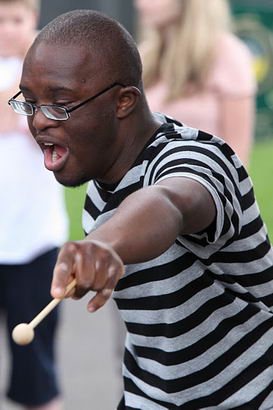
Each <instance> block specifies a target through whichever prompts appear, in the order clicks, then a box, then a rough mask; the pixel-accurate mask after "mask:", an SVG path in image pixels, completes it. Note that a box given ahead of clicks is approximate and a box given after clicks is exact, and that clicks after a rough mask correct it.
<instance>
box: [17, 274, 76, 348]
mask: <svg viewBox="0 0 273 410" xmlns="http://www.w3.org/2000/svg"><path fill="white" fill-rule="evenodd" d="M75 285H76V279H74V280H72V282H71V283H69V285H68V286H67V287H66V290H65V296H66V295H67V294H68V293H69V292H70V291H71V290H72V289H73V288H74V287H75ZM62 299H63V298H55V299H52V301H51V302H49V304H48V305H47V306H46V307H45V308H44V309H43V310H42V311H41V312H40V313H38V315H37V316H35V318H34V319H32V321H31V322H29V323H19V325H17V326H15V328H14V329H13V331H12V339H13V340H14V342H15V343H17V344H18V345H27V344H29V343H30V342H32V340H33V338H34V328H35V327H36V326H37V325H38V324H39V323H40V322H41V321H42V320H43V319H44V318H45V317H46V316H47V315H48V314H49V313H50V312H51V311H52V310H53V309H54V308H55V307H56V306H57V305H58V303H60V301H61V300H62Z"/></svg>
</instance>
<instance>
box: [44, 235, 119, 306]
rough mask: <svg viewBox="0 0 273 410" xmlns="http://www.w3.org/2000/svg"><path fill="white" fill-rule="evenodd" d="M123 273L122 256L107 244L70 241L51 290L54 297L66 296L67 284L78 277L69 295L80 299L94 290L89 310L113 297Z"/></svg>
mask: <svg viewBox="0 0 273 410" xmlns="http://www.w3.org/2000/svg"><path fill="white" fill-rule="evenodd" d="M123 273H124V265H123V262H122V260H121V259H120V257H119V256H118V254H117V253H116V252H115V251H114V249H112V248H111V247H110V246H108V245H107V244H105V243H103V242H100V241H95V240H82V241H76V242H67V243H65V244H64V245H63V247H62V248H61V250H60V252H59V256H58V259H57V262H56V265H55V268H54V272H53V280H52V286H51V294H52V296H53V297H54V298H62V297H64V293H65V288H66V286H67V285H68V284H69V283H70V282H71V280H72V279H74V278H76V282H77V286H76V287H75V288H74V289H73V290H72V291H71V292H70V293H69V294H68V297H73V298H75V299H79V298H81V297H83V296H84V295H85V294H86V293H87V292H89V291H90V290H92V291H95V292H96V295H95V296H94V297H93V298H92V299H91V300H90V301H89V302H88V306H87V308H88V310H89V312H95V311H96V310H98V309H99V308H100V307H102V306H103V305H104V304H105V303H106V302H107V300H108V299H109V298H110V296H111V294H112V292H113V290H114V288H115V286H116V284H117V282H118V280H119V279H120V277H121V276H122V275H123Z"/></svg>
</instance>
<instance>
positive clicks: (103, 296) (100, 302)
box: [87, 288, 113, 313]
mask: <svg viewBox="0 0 273 410" xmlns="http://www.w3.org/2000/svg"><path fill="white" fill-rule="evenodd" d="M112 292H113V289H109V288H104V289H102V290H100V291H98V292H97V293H96V295H95V296H94V297H93V298H92V299H91V300H90V301H89V303H88V305H87V309H88V311H89V312H91V313H92V312H96V310H98V309H100V308H101V307H102V306H104V305H105V303H106V302H107V300H108V299H109V298H110V296H111V294H112Z"/></svg>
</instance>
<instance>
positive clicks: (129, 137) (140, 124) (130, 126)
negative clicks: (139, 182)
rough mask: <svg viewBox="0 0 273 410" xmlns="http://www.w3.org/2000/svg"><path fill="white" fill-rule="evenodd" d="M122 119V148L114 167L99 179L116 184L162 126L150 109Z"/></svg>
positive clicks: (120, 138) (115, 159) (102, 181)
mask: <svg viewBox="0 0 273 410" xmlns="http://www.w3.org/2000/svg"><path fill="white" fill-rule="evenodd" d="M122 121H123V122H124V124H123V132H121V133H120V137H119V140H120V144H119V146H120V150H119V152H117V155H116V158H114V161H113V164H112V167H111V168H110V169H109V171H108V172H107V173H106V174H105V175H104V177H103V179H101V180H99V182H101V183H106V184H114V183H116V182H118V181H120V180H121V179H122V177H123V176H124V175H125V174H126V173H127V172H128V170H129V169H130V168H131V166H132V165H133V164H134V162H135V161H136V159H137V157H138V156H139V154H140V153H141V151H142V150H143V148H144V147H145V145H146V144H147V142H148V141H149V139H150V138H151V137H152V135H153V134H154V132H155V131H156V130H157V129H158V128H159V127H160V123H159V122H157V121H156V120H155V119H154V117H153V115H152V113H151V112H150V110H149V109H145V110H143V112H142V113H139V114H138V115H137V114H136V115H134V117H133V116H132V117H131V116H130V119H129V118H127V119H123V120H122ZM125 122H127V124H126V123H125Z"/></svg>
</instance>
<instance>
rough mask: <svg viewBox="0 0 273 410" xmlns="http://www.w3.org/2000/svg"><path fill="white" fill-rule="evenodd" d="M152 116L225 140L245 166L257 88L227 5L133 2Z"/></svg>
mask: <svg viewBox="0 0 273 410" xmlns="http://www.w3.org/2000/svg"><path fill="white" fill-rule="evenodd" d="M134 5H135V7H136V10H137V12H138V17H139V23H140V24H139V26H140V34H139V38H140V42H141V43H140V50H141V54H142V59H143V65H144V84H145V89H146V95H147V98H148V102H149V104H150V107H151V108H152V110H153V111H159V112H164V113H165V114H169V115H171V116H173V117H175V118H176V119H178V120H180V121H181V122H182V123H185V124H187V125H190V126H192V127H196V128H198V129H202V130H204V131H207V132H210V133H213V134H215V135H217V136H220V137H221V138H223V139H224V140H225V141H226V142H227V143H228V144H229V145H230V146H231V147H232V148H233V150H234V151H235V152H236V153H237V154H238V155H239V157H240V158H241V160H242V161H243V163H244V164H245V165H246V166H247V165H248V163H249V159H250V153H251V147H252V142H253V133H254V122H255V120H254V118H255V93H256V83H255V77H254V73H253V68H252V58H251V54H250V52H249V50H248V48H247V46H246V45H245V44H244V43H243V42H242V41H241V40H240V39H239V38H237V37H236V36H235V35H234V34H233V33H232V22H231V13H230V9H229V4H228V1H226V0H209V1H207V0H153V1H149V0H134Z"/></svg>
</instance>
